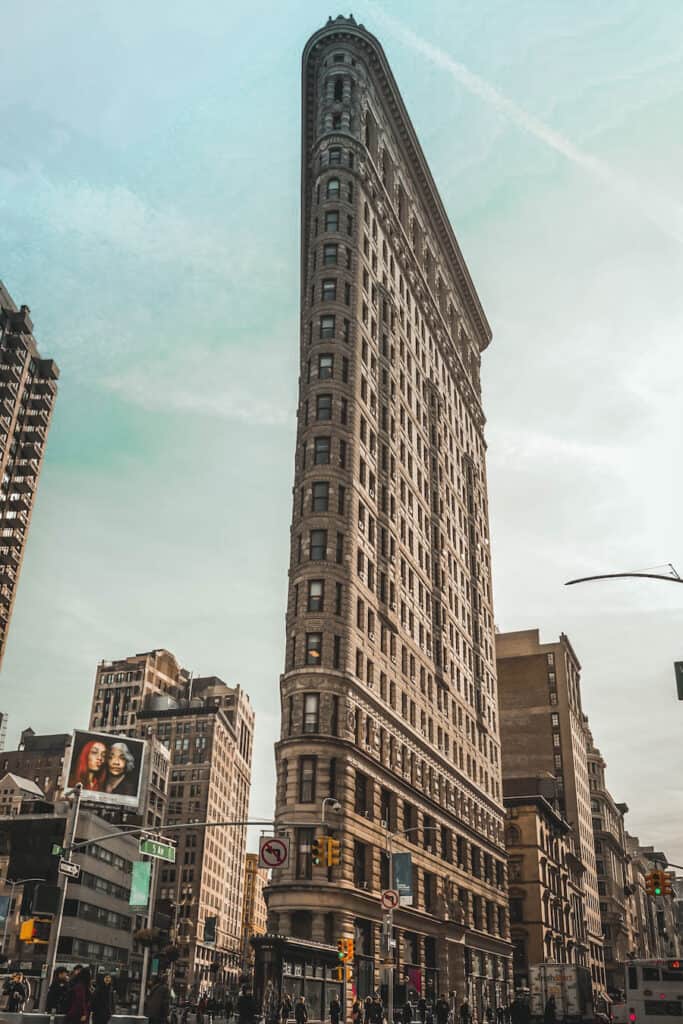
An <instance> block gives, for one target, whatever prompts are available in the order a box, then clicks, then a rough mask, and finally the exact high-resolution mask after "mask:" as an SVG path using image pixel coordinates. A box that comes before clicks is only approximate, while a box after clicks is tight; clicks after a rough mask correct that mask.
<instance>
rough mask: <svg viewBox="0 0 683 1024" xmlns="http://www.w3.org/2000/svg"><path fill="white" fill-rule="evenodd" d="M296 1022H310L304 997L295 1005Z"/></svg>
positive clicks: (300, 997)
mask: <svg viewBox="0 0 683 1024" xmlns="http://www.w3.org/2000/svg"><path fill="white" fill-rule="evenodd" d="M294 1020H295V1021H296V1024H306V1022H307V1020H308V1007H307V1006H306V1000H305V999H304V997H303V996H299V998H298V999H297V1001H296V1003H295V1004H294Z"/></svg>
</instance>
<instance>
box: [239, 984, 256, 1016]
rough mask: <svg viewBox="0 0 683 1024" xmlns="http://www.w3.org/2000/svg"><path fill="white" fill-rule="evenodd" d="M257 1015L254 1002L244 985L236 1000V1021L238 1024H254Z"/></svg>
mask: <svg viewBox="0 0 683 1024" xmlns="http://www.w3.org/2000/svg"><path fill="white" fill-rule="evenodd" d="M257 1014H258V1006H257V1005H256V1000H255V999H254V997H253V995H252V994H251V992H250V991H249V989H248V988H247V987H246V985H245V987H244V988H243V989H242V992H241V994H240V995H239V997H238V999H237V1020H238V1021H239V1024H254V1021H255V1020H256V1015H257Z"/></svg>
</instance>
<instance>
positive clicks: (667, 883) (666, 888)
mask: <svg viewBox="0 0 683 1024" xmlns="http://www.w3.org/2000/svg"><path fill="white" fill-rule="evenodd" d="M660 875H661V878H662V896H673V892H674V891H673V888H672V885H671V883H672V882H673V880H674V878H675V877H676V876H675V873H674V872H673V871H660Z"/></svg>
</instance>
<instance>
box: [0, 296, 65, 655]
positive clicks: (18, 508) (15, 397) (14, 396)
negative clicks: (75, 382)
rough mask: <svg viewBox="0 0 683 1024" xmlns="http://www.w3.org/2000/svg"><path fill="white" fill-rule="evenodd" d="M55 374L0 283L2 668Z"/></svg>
mask: <svg viewBox="0 0 683 1024" xmlns="http://www.w3.org/2000/svg"><path fill="white" fill-rule="evenodd" d="M58 378H59V370H58V368H57V364H56V363H55V362H54V361H53V360H52V359H42V358H41V356H40V353H39V351H38V346H37V345H36V342H35V339H34V337H33V323H32V322H31V317H30V316H29V308H28V306H22V307H21V308H20V309H17V307H16V305H15V304H14V302H13V301H12V298H11V296H10V294H9V292H8V291H7V289H6V288H5V286H4V285H3V284H2V282H1V281H0V476H1V477H2V486H1V487H0V664H1V663H2V659H3V657H4V654H5V650H6V647H7V633H8V630H9V623H10V619H11V617H12V610H13V608H14V601H15V598H16V591H17V585H18V583H19V573H20V572H21V565H22V562H23V558H24V551H25V549H26V540H27V538H28V531H29V526H30V523H31V514H32V512H33V505H34V502H35V494H36V488H37V486H38V477H39V476H40V470H41V467H42V464H43V456H44V454H45V444H46V441H47V433H48V430H49V429H50V420H51V419H52V410H53V407H54V403H55V398H56V396H57V380H58Z"/></svg>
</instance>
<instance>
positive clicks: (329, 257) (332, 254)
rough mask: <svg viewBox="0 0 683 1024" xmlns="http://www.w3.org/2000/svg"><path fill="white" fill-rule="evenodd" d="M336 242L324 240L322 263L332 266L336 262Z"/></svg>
mask: <svg viewBox="0 0 683 1024" xmlns="http://www.w3.org/2000/svg"><path fill="white" fill-rule="evenodd" d="M337 249H338V247H337V243H336V242H326V243H325V245H324V246H323V264H324V265H325V266H326V267H330V266H333V265H334V264H336V262H337Z"/></svg>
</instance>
